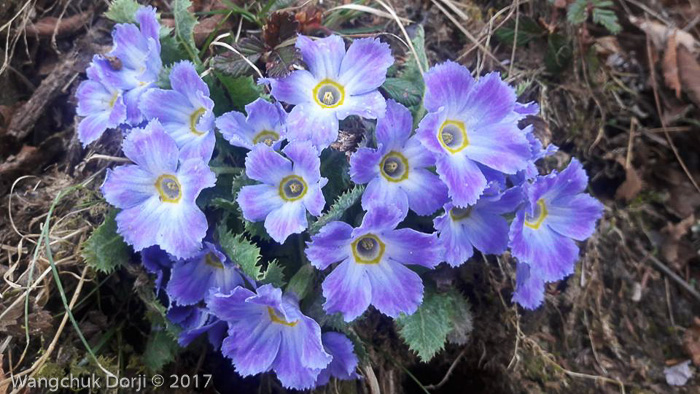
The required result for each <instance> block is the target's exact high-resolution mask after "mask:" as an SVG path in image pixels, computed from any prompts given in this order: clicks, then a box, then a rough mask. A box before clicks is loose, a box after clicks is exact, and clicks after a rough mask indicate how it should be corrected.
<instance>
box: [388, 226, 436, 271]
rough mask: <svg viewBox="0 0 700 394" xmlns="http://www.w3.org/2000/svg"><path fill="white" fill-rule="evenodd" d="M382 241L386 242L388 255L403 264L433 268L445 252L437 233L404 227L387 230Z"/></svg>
mask: <svg viewBox="0 0 700 394" xmlns="http://www.w3.org/2000/svg"><path fill="white" fill-rule="evenodd" d="M382 241H384V242H385V243H386V256H388V257H389V259H390V260H393V261H396V262H399V263H401V264H414V265H420V266H423V267H426V268H433V267H435V266H436V265H438V264H440V262H441V261H442V258H443V254H444V250H442V246H441V245H440V242H438V237H437V233H432V234H426V233H421V232H418V231H416V230H413V229H410V228H402V229H399V230H394V231H388V232H385V233H384V234H382ZM380 265H381V264H380Z"/></svg>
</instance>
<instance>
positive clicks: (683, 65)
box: [678, 48, 700, 108]
mask: <svg viewBox="0 0 700 394" xmlns="http://www.w3.org/2000/svg"><path fill="white" fill-rule="evenodd" d="M678 74H679V76H680V82H681V86H683V91H684V92H685V93H686V94H687V95H688V97H689V98H690V100H691V101H692V102H693V103H695V105H696V106H697V107H698V108H700V64H698V60H697V59H696V58H695V55H693V54H692V53H690V52H688V51H687V50H686V49H685V48H678Z"/></svg>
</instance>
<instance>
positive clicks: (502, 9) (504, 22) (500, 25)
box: [455, 0, 530, 61]
mask: <svg viewBox="0 0 700 394" xmlns="http://www.w3.org/2000/svg"><path fill="white" fill-rule="evenodd" d="M529 2H530V0H523V2H522V4H525V3H529ZM506 10H510V12H509V13H508V15H506V17H505V18H503V20H502V21H501V22H499V23H498V24H497V25H496V28H495V29H493V30H498V29H500V28H501V27H503V25H505V24H506V23H507V22H508V21H509V20H510V18H512V17H513V14H514V13H515V8H513V5H512V4H511V5H509V6H507V7H503V8H501V9H500V10H499V11H498V12H497V13H495V14H494V15H493V16H492V17H491V19H489V23H488V25H489V26H491V25H492V24H493V21H494V20H496V19H498V18H499V17H500V16H501V14H503V13H504V12H506ZM486 35H487V36H488V33H487V34H486ZM479 36H480V37H479V38H477V41H479V42H481V41H483V40H484V37H483V36H484V34H482V33H479ZM474 48H478V47H477V46H472V47H471V48H469V49H467V50H466V51H465V52H464V53H462V54H461V55H459V56H458V57H457V59H456V60H455V61H459V60H461V59H462V58H464V57H466V56H468V55H469V54H470V53H471V52H472V51H473V50H474Z"/></svg>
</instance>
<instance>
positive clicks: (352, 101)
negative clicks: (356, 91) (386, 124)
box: [335, 90, 386, 120]
mask: <svg viewBox="0 0 700 394" xmlns="http://www.w3.org/2000/svg"><path fill="white" fill-rule="evenodd" d="M385 111H386V100H385V99H384V96H382V94H381V93H379V92H378V91H376V90H375V91H371V92H369V93H364V94H360V95H357V96H346V97H345V101H344V103H343V105H341V106H339V107H338V108H337V109H336V111H335V114H336V116H337V117H338V119H341V120H342V119H345V118H347V117H348V116H350V115H357V116H359V117H361V118H365V119H377V118H381V117H382V116H384V112H385Z"/></svg>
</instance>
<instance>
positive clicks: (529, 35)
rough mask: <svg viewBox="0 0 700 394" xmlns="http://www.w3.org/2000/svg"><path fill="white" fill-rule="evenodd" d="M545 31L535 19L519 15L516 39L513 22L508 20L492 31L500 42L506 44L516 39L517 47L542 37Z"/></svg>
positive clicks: (510, 43)
mask: <svg viewBox="0 0 700 394" xmlns="http://www.w3.org/2000/svg"><path fill="white" fill-rule="evenodd" d="M546 33H547V31H546V30H545V29H544V28H543V27H542V26H540V24H539V23H537V21H535V20H534V19H532V18H529V17H520V21H519V22H518V37H517V39H516V37H515V22H510V23H508V24H507V25H506V26H503V27H501V28H500V29H498V30H496V31H495V32H494V34H495V35H496V37H497V38H498V40H499V41H500V42H502V43H504V44H506V45H513V40H516V43H515V45H516V46H518V47H522V46H524V45H525V44H527V43H528V42H531V41H533V40H535V39H537V38H540V37H544V36H545V34H546Z"/></svg>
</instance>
